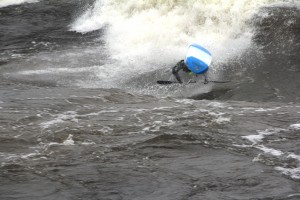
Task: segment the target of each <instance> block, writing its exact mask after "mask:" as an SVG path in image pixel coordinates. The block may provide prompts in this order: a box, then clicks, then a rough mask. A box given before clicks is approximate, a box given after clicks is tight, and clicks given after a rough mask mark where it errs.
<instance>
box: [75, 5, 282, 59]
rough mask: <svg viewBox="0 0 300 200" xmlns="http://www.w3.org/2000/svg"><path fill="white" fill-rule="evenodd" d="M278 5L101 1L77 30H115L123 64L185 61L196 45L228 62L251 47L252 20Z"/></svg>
mask: <svg viewBox="0 0 300 200" xmlns="http://www.w3.org/2000/svg"><path fill="white" fill-rule="evenodd" d="M274 2H278V0H277V1H276V0H259V1H257V0H240V1H235V0H210V1H208V0H190V1H178V0H150V1H143V0H139V1H136V0H129V1H125V0H110V1H100V0H98V1H96V2H95V4H94V6H93V7H92V8H89V9H88V10H87V11H86V12H85V13H84V14H83V15H82V16H81V17H80V18H79V19H77V20H76V21H75V22H74V23H73V25H72V30H75V31H78V32H82V33H86V32H89V31H93V30H97V29H100V28H103V27H104V26H105V25H109V28H108V31H107V42H108V43H109V46H110V48H111V50H112V52H114V55H116V53H117V57H119V58H120V57H122V58H129V57H131V56H140V55H148V56H150V57H154V56H155V57H158V55H161V53H162V52H170V53H163V54H169V55H174V54H175V56H178V57H179V56H183V55H184V53H185V51H186V47H187V45H188V44H190V43H192V42H198V43H200V44H202V45H204V46H205V47H207V48H208V49H210V50H211V51H212V52H213V54H214V55H216V54H217V56H218V57H219V58H222V57H225V56H226V54H231V53H236V52H239V51H240V49H241V48H246V47H247V46H248V45H249V42H250V36H251V30H249V28H248V26H247V23H246V22H247V20H249V19H250V18H251V16H252V15H253V14H254V13H255V12H257V10H258V8H260V7H261V6H264V5H268V4H270V3H274ZM176 52H177V53H176ZM176 54H177V55H176Z"/></svg>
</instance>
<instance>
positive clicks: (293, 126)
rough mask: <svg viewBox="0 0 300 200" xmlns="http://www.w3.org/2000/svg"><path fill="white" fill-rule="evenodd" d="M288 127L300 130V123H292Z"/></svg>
mask: <svg viewBox="0 0 300 200" xmlns="http://www.w3.org/2000/svg"><path fill="white" fill-rule="evenodd" d="M290 128H292V129H296V130H300V124H292V125H290Z"/></svg>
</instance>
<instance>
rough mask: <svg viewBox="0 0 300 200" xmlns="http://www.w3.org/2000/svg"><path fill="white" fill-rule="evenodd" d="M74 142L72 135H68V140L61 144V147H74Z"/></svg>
mask: <svg viewBox="0 0 300 200" xmlns="http://www.w3.org/2000/svg"><path fill="white" fill-rule="evenodd" d="M74 144H75V142H74V140H73V135H72V134H69V136H68V138H67V139H66V140H65V141H64V142H63V145H66V146H69V145H74Z"/></svg>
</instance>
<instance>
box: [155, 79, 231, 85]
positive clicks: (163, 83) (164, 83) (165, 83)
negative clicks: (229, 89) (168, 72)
mask: <svg viewBox="0 0 300 200" xmlns="http://www.w3.org/2000/svg"><path fill="white" fill-rule="evenodd" d="M209 82H211V83H229V82H230V81H207V83H209ZM156 83H157V84H160V85H170V84H173V83H178V82H174V81H162V80H160V81H156ZM189 83H196V82H189ZM189 83H188V84H189Z"/></svg>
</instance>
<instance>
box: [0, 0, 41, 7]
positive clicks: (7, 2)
mask: <svg viewBox="0 0 300 200" xmlns="http://www.w3.org/2000/svg"><path fill="white" fill-rule="evenodd" d="M36 2H39V0H0V8H2V7H6V6H11V5H19V4H23V3H36Z"/></svg>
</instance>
